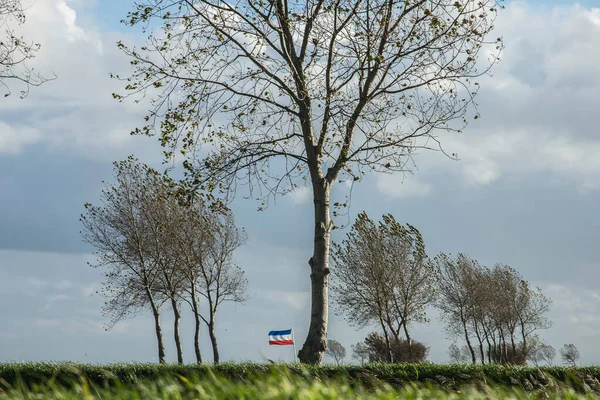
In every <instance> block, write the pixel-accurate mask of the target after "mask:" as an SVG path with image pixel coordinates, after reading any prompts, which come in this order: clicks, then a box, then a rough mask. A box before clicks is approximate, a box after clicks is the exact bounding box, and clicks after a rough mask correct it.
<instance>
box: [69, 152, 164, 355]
mask: <svg viewBox="0 0 600 400" xmlns="http://www.w3.org/2000/svg"><path fill="white" fill-rule="evenodd" d="M114 171H115V180H116V183H115V184H114V186H112V187H107V188H106V189H104V190H103V191H102V195H101V199H100V203H101V205H100V206H93V205H91V204H86V212H85V213H84V214H83V215H82V216H81V222H82V223H83V227H84V230H83V231H82V236H83V240H84V241H85V242H86V243H88V244H90V245H92V246H93V247H94V248H95V249H96V251H95V255H96V258H97V261H96V263H95V264H92V266H93V267H102V268H108V271H107V272H106V273H105V276H106V278H107V281H106V283H105V286H104V290H103V294H104V295H106V296H108V298H109V300H108V302H107V303H106V306H105V313H107V314H108V315H110V316H111V318H112V321H111V322H112V324H114V323H116V322H118V321H119V320H120V319H121V318H123V317H124V316H126V315H128V314H129V313H131V312H134V311H135V310H138V309H140V308H142V307H145V306H148V305H149V306H150V308H151V310H152V315H153V317H154V326H155V333H156V338H157V342H158V359H159V362H161V363H164V362H165V350H164V343H163V337H162V329H161V325H160V312H159V309H160V306H161V304H162V303H163V302H164V300H163V299H161V297H160V293H159V291H158V287H159V281H160V274H161V270H160V268H159V264H158V262H157V260H156V258H155V257H152V256H150V255H149V253H148V252H147V251H146V244H147V238H146V234H147V232H148V229H149V227H148V225H149V224H148V220H147V219H145V218H144V217H143V212H144V211H143V209H144V207H143V202H144V199H146V198H148V196H149V190H150V189H149V188H150V187H151V186H150V185H149V184H148V183H149V181H152V180H156V178H157V175H156V173H155V171H153V170H151V169H150V168H147V167H145V166H144V167H143V166H140V165H139V164H138V163H137V161H136V160H134V159H133V158H131V157H130V158H128V159H127V160H126V161H122V162H118V163H114Z"/></svg>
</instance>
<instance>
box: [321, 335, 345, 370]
mask: <svg viewBox="0 0 600 400" xmlns="http://www.w3.org/2000/svg"><path fill="white" fill-rule="evenodd" d="M325 355H328V356H329V357H331V358H332V359H333V361H334V362H335V364H336V365H340V364H341V363H342V362H344V358H346V348H345V347H344V346H343V345H342V344H341V343H340V342H338V341H337V340H333V339H328V340H327V349H326V350H325Z"/></svg>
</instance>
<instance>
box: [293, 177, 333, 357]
mask: <svg viewBox="0 0 600 400" xmlns="http://www.w3.org/2000/svg"><path fill="white" fill-rule="evenodd" d="M329 191H330V187H329V185H328V184H327V183H326V181H325V179H324V178H321V179H320V181H319V182H313V197H314V210H315V221H314V223H315V237H314V249H313V256H312V257H311V258H310V260H309V261H308V264H309V265H310V282H311V313H310V326H309V329H308V335H307V336H306V341H305V342H304V345H303V346H302V349H300V351H299V352H298V358H299V359H300V362H302V363H305V364H317V365H318V364H321V361H322V360H323V353H324V352H325V348H326V342H327V319H328V311H329V310H328V306H329V305H328V281H329V272H330V270H329V244H330V230H331V219H330V216H329Z"/></svg>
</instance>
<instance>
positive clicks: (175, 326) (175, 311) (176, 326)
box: [171, 298, 183, 364]
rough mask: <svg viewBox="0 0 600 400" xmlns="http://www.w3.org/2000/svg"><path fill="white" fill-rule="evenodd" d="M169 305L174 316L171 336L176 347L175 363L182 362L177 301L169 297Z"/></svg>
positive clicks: (179, 314) (179, 315)
mask: <svg viewBox="0 0 600 400" xmlns="http://www.w3.org/2000/svg"><path fill="white" fill-rule="evenodd" d="M171 307H173V315H174V316H175V319H174V321H173V336H174V338H175V348H176V349H177V363H178V364H183V349H182V347H181V339H180V337H179V320H180V319H181V313H180V312H179V306H178V305H177V301H176V300H175V299H173V298H171Z"/></svg>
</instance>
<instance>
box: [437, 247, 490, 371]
mask: <svg viewBox="0 0 600 400" xmlns="http://www.w3.org/2000/svg"><path fill="white" fill-rule="evenodd" d="M434 262H435V264H436V267H437V274H436V276H437V293H438V297H437V301H436V306H437V307H438V308H439V309H440V310H441V311H442V315H441V318H442V319H443V320H444V322H445V323H446V328H447V330H448V331H449V332H450V333H452V334H459V335H461V334H462V336H463V337H464V339H465V342H466V345H467V348H468V349H469V353H470V355H471V362H472V363H473V364H475V363H476V362H477V358H476V355H475V349H474V347H473V344H472V342H471V338H470V334H471V329H470V317H471V312H472V304H473V301H472V299H473V291H472V290H470V288H473V285H472V284H471V282H473V276H474V274H475V273H476V270H477V268H478V267H479V266H478V265H477V264H476V262H475V261H474V260H471V259H470V258H468V257H467V256H465V255H463V254H459V255H458V256H457V257H456V258H452V257H451V256H449V255H446V254H444V253H440V255H438V256H437V257H436V258H435V259H434Z"/></svg>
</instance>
